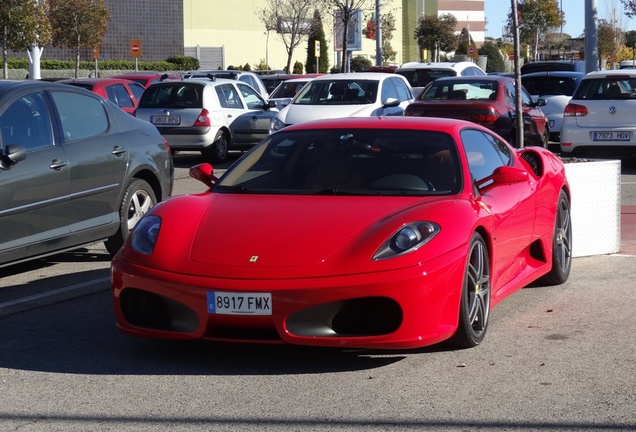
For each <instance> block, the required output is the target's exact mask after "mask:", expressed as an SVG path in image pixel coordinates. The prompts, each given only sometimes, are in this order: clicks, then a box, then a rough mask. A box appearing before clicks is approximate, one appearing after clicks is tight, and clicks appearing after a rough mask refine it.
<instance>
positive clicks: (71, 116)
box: [51, 91, 108, 142]
mask: <svg viewBox="0 0 636 432" xmlns="http://www.w3.org/2000/svg"><path fill="white" fill-rule="evenodd" d="M51 96H52V97H53V101H54V102H55V106H56V108H57V111H58V113H59V115H60V121H61V125H62V135H63V136H64V141H66V142H71V141H77V140H81V139H85V138H90V137H92V136H95V135H100V134H102V133H104V132H106V131H107V130H108V115H107V114H106V109H105V108H104V106H103V105H102V103H101V102H100V101H99V99H97V98H94V97H92V96H89V95H84V94H79V93H71V92H65V91H53V92H51Z"/></svg>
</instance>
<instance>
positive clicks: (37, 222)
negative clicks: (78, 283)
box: [0, 92, 70, 263]
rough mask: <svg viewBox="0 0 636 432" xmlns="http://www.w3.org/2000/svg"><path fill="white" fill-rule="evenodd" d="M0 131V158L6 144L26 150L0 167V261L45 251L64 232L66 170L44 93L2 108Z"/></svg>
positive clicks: (67, 191)
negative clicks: (23, 156)
mask: <svg viewBox="0 0 636 432" xmlns="http://www.w3.org/2000/svg"><path fill="white" fill-rule="evenodd" d="M0 109H2V107H1V106H0ZM0 127H1V133H0V155H2V156H3V157H5V156H6V155H7V152H8V151H9V146H22V147H23V148H24V149H25V150H26V158H25V159H24V160H21V161H19V162H17V163H15V164H14V165H12V166H10V167H8V169H0V184H1V185H2V187H0V263H2V262H7V261H13V260H15V259H19V258H21V257H23V256H24V255H25V254H26V255H29V254H30V255H34V254H40V253H45V252H46V251H47V244H46V242H47V241H52V240H54V239H58V238H60V237H62V236H64V235H67V234H68V233H69V208H70V206H69V201H70V170H69V165H68V161H67V158H66V155H65V152H64V149H63V148H62V147H61V146H59V145H57V143H55V142H54V140H53V132H52V122H51V115H50V112H49V105H47V103H46V98H45V95H44V93H43V92H33V93H29V94H24V95H22V96H19V97H18V98H16V99H14V100H13V101H11V102H9V104H8V105H5V108H4V109H3V110H2V111H1V113H0ZM26 247H28V248H29V252H28V253H27V252H24V248H26ZM21 249H22V250H21Z"/></svg>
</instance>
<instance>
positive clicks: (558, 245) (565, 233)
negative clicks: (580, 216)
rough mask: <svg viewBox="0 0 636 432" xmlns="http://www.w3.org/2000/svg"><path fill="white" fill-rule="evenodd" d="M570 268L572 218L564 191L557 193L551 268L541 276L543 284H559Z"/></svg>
mask: <svg viewBox="0 0 636 432" xmlns="http://www.w3.org/2000/svg"><path fill="white" fill-rule="evenodd" d="M571 268H572V220H571V216H570V200H568V196H567V194H566V193H565V191H563V190H562V191H561V193H560V194H559V203H558V206H557V214H556V221H555V223H554V238H553V240H552V269H550V272H549V273H548V274H546V275H545V276H543V278H542V279H541V282H542V283H543V284H545V285H561V284H562V283H565V281H567V280H568V278H569V277H570V269H571Z"/></svg>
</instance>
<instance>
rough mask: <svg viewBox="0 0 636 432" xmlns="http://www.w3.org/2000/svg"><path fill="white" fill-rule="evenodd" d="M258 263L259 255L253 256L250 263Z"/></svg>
mask: <svg viewBox="0 0 636 432" xmlns="http://www.w3.org/2000/svg"><path fill="white" fill-rule="evenodd" d="M256 261H258V255H252V257H251V258H250V262H251V263H255V262H256Z"/></svg>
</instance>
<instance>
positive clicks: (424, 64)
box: [396, 61, 481, 71]
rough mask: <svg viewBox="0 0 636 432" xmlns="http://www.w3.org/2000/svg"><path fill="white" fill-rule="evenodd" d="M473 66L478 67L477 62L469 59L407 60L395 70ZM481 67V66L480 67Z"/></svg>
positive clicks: (456, 68) (454, 68) (459, 68)
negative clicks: (440, 60)
mask: <svg viewBox="0 0 636 432" xmlns="http://www.w3.org/2000/svg"><path fill="white" fill-rule="evenodd" d="M470 66H474V67H479V65H478V64H477V63H473V62H469V61H457V62H409V63H404V64H403V65H402V66H400V67H399V68H397V69H396V71H399V70H403V69H452V70H461V69H465V68H467V67H470ZM480 69H481V68H480Z"/></svg>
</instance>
